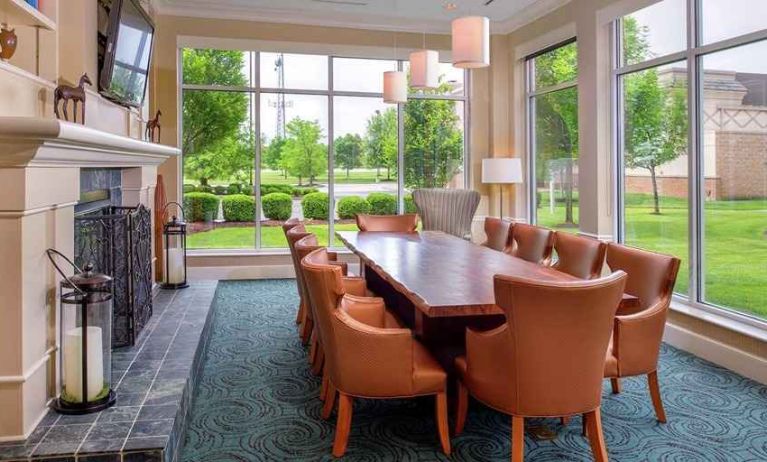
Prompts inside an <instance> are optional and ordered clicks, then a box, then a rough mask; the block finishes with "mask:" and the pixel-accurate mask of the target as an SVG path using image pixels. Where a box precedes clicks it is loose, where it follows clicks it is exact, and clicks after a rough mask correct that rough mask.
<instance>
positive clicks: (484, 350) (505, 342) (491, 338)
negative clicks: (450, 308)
mask: <svg viewBox="0 0 767 462" xmlns="http://www.w3.org/2000/svg"><path fill="white" fill-rule="evenodd" d="M510 335H511V333H510V332H509V326H508V325H507V324H506V323H504V324H502V325H500V326H498V327H496V328H495V329H492V330H488V331H476V330H473V329H470V328H469V329H466V366H467V372H468V374H469V375H470V376H473V377H481V380H482V381H483V382H484V381H493V380H494V378H496V377H497V378H498V379H499V380H501V374H502V373H503V371H502V368H500V367H498V366H499V364H503V363H504V362H505V361H508V358H509V357H510V356H508V355H507V351H508V349H509V347H510V341H509V336H510ZM504 375H505V374H504ZM498 383H502V382H498Z"/></svg>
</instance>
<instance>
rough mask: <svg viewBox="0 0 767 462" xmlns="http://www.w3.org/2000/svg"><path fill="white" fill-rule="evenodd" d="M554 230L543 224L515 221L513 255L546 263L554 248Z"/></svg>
mask: <svg viewBox="0 0 767 462" xmlns="http://www.w3.org/2000/svg"><path fill="white" fill-rule="evenodd" d="M554 236H555V233H554V231H552V230H550V229H548V228H544V227H542V226H535V225H528V224H526V223H514V226H513V227H512V230H511V240H512V248H511V255H514V256H515V257H519V258H521V259H523V260H527V261H529V262H532V263H538V264H541V265H546V264H548V263H549V262H550V261H551V252H552V250H553V249H554Z"/></svg>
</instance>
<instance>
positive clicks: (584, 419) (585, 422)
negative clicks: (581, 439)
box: [581, 414, 589, 437]
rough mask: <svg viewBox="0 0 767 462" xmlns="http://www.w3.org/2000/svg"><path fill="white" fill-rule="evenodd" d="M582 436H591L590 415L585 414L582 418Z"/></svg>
mask: <svg viewBox="0 0 767 462" xmlns="http://www.w3.org/2000/svg"><path fill="white" fill-rule="evenodd" d="M581 435H583V436H586V437H588V436H589V415H588V414H583V415H582V416H581Z"/></svg>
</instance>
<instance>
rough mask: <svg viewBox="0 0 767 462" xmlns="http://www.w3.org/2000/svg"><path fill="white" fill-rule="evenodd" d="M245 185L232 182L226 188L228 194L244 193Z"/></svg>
mask: <svg viewBox="0 0 767 462" xmlns="http://www.w3.org/2000/svg"><path fill="white" fill-rule="evenodd" d="M242 186H243V185H241V184H240V183H232V184H230V185H229V186H228V187H227V188H226V193H227V194H243V190H242V189H243V188H242Z"/></svg>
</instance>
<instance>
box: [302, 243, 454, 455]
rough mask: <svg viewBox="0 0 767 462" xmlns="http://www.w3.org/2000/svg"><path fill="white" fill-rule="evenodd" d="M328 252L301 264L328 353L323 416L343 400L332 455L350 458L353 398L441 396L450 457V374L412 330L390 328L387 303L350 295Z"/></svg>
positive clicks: (439, 409) (441, 426)
mask: <svg viewBox="0 0 767 462" xmlns="http://www.w3.org/2000/svg"><path fill="white" fill-rule="evenodd" d="M325 252H326V250H325V249H318V250H315V251H314V252H312V253H310V254H309V255H307V256H306V257H304V259H303V260H302V261H301V264H302V266H303V269H304V274H305V276H306V283H307V286H308V288H309V293H310V296H311V299H312V301H313V302H314V306H315V309H316V311H317V320H318V325H319V327H320V333H321V334H320V336H321V338H322V342H323V345H324V348H325V357H326V360H325V372H326V374H327V393H326V395H325V406H324V408H323V415H324V416H327V415H329V412H326V411H329V410H331V409H332V407H333V405H334V401H335V396H336V393H338V395H339V404H338V421H337V423H336V434H335V441H334V443H333V455H334V456H336V457H341V456H343V455H344V453H345V452H346V446H347V443H348V439H349V430H350V427H351V418H352V404H353V401H354V398H373V399H388V398H408V397H415V396H425V395H434V396H436V401H437V402H436V414H437V429H438V433H439V438H440V443H441V445H442V450H443V451H444V452H445V454H450V439H449V434H448V427H447V396H446V380H447V375H446V374H445V371H444V370H443V369H442V368H441V367H440V365H439V364H438V363H437V361H436V360H435V359H434V358H433V357H432V356H431V354H429V352H428V351H427V350H426V348H424V347H423V345H421V344H420V343H418V341H416V340H415V339H414V338H413V334H412V332H411V331H410V330H409V329H402V328H388V327H387V324H388V323H387V311H386V307H385V305H384V302H383V300H382V299H380V298H366V297H355V296H350V295H348V294H345V292H344V289H343V285H342V284H341V281H342V279H341V269H340V268H338V267H335V266H330V265H327V264H325V260H326V256H325Z"/></svg>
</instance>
